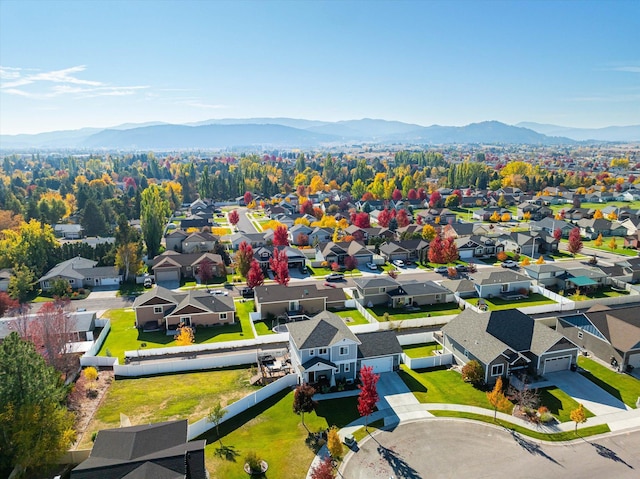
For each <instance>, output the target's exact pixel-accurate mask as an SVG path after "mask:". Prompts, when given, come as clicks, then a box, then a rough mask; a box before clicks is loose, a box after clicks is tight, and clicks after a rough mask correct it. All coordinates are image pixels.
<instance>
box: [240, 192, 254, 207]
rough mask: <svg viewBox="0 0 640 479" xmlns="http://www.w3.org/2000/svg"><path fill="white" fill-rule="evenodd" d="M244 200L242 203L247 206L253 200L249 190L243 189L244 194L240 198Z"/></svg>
mask: <svg viewBox="0 0 640 479" xmlns="http://www.w3.org/2000/svg"><path fill="white" fill-rule="evenodd" d="M242 199H243V200H244V204H245V205H247V206H249V205H250V204H251V202H252V201H253V195H252V194H251V192H250V191H245V193H244V196H243V198H242Z"/></svg>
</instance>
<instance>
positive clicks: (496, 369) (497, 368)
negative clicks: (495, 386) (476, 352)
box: [491, 364, 504, 376]
mask: <svg viewBox="0 0 640 479" xmlns="http://www.w3.org/2000/svg"><path fill="white" fill-rule="evenodd" d="M503 372H504V364H494V365H493V366H491V375H492V376H502V373H503Z"/></svg>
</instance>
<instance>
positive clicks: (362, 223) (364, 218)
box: [353, 212, 371, 228]
mask: <svg viewBox="0 0 640 479" xmlns="http://www.w3.org/2000/svg"><path fill="white" fill-rule="evenodd" d="M353 224H354V225H356V226H357V227H358V228H371V223H370V220H369V215H368V214H367V213H364V212H361V213H357V214H356V216H355V219H354V221H353Z"/></svg>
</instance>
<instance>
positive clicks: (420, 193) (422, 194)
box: [418, 188, 427, 201]
mask: <svg viewBox="0 0 640 479" xmlns="http://www.w3.org/2000/svg"><path fill="white" fill-rule="evenodd" d="M418 199H419V200H420V201H424V200H426V199H427V191H426V190H425V189H424V188H418Z"/></svg>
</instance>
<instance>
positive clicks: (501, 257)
mask: <svg viewBox="0 0 640 479" xmlns="http://www.w3.org/2000/svg"><path fill="white" fill-rule="evenodd" d="M508 257H509V256H507V253H505V252H504V251H500V252H499V253H498V254H497V255H496V258H498V261H506V259H507V258H508Z"/></svg>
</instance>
